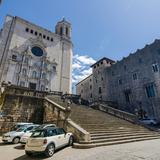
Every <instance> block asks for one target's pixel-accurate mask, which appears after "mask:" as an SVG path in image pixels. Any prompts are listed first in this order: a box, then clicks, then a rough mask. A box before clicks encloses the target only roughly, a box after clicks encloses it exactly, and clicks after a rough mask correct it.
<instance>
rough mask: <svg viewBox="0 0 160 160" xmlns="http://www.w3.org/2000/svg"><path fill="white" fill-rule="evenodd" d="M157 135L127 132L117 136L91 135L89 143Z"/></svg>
mask: <svg viewBox="0 0 160 160" xmlns="http://www.w3.org/2000/svg"><path fill="white" fill-rule="evenodd" d="M153 136H158V135H156V134H155V135H153V134H152V133H151V134H145V133H143V134H128V135H119V136H117V135H116V136H103V137H91V143H101V142H110V141H117V140H126V139H135V138H144V137H153Z"/></svg>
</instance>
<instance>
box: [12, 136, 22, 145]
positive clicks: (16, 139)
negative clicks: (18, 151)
mask: <svg viewBox="0 0 160 160" xmlns="http://www.w3.org/2000/svg"><path fill="white" fill-rule="evenodd" d="M19 141H20V138H18V137H15V138H14V139H13V141H12V142H13V143H14V144H17V143H19Z"/></svg>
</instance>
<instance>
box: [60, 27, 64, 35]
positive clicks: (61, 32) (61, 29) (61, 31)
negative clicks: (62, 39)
mask: <svg viewBox="0 0 160 160" xmlns="http://www.w3.org/2000/svg"><path fill="white" fill-rule="evenodd" d="M62 34H63V28H62V27H61V28H60V35H62Z"/></svg>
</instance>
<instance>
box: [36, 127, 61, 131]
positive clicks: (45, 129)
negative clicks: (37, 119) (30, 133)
mask: <svg viewBox="0 0 160 160" xmlns="http://www.w3.org/2000/svg"><path fill="white" fill-rule="evenodd" d="M51 129H61V128H59V127H47V128H38V129H36V130H35V131H48V130H51Z"/></svg>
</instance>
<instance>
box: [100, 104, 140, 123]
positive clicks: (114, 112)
mask: <svg viewBox="0 0 160 160" xmlns="http://www.w3.org/2000/svg"><path fill="white" fill-rule="evenodd" d="M98 109H99V110H101V111H103V112H106V113H109V114H111V115H114V116H116V117H119V118H122V119H124V120H127V121H129V122H132V123H138V121H139V120H138V117H137V116H136V115H134V114H131V113H128V112H125V111H121V110H118V109H115V108H112V107H110V106H107V105H104V104H99V105H98Z"/></svg>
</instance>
